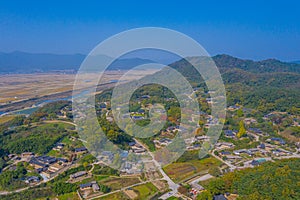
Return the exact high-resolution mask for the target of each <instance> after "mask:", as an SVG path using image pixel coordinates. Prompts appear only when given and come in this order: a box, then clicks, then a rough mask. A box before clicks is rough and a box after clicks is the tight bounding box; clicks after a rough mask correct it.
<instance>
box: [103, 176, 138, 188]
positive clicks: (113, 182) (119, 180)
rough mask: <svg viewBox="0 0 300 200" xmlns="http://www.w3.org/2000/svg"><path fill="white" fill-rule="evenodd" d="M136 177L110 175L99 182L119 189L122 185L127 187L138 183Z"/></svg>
mask: <svg viewBox="0 0 300 200" xmlns="http://www.w3.org/2000/svg"><path fill="white" fill-rule="evenodd" d="M139 182H140V180H139V179H138V178H124V177H115V178H114V177H112V178H108V179H104V180H103V181H100V182H99V183H100V184H103V185H107V186H109V187H110V188H111V189H112V190H119V189H121V188H123V187H127V186H130V185H133V184H136V183H139Z"/></svg>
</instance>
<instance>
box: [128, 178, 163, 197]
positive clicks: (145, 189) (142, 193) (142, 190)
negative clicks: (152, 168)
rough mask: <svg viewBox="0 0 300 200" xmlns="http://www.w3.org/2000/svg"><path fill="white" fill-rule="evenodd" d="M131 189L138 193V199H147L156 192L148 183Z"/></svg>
mask: <svg viewBox="0 0 300 200" xmlns="http://www.w3.org/2000/svg"><path fill="white" fill-rule="evenodd" d="M132 189H133V190H134V191H136V192H137V193H138V195H139V197H138V199H147V198H149V197H151V196H152V195H154V194H155V193H156V192H157V191H158V189H157V188H156V187H155V186H154V185H153V184H152V183H150V182H149V183H146V184H143V185H138V186H135V187H133V188H132Z"/></svg>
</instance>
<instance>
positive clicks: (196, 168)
mask: <svg viewBox="0 0 300 200" xmlns="http://www.w3.org/2000/svg"><path fill="white" fill-rule="evenodd" d="M221 164H222V163H221V161H219V160H217V159H216V158H214V157H208V158H204V159H201V160H191V161H186V162H176V163H172V164H169V165H167V166H165V167H164V171H165V172H166V173H167V174H168V176H169V177H170V178H171V179H172V180H174V181H175V182H180V181H182V180H184V179H186V178H188V177H190V176H192V175H194V174H196V173H199V172H201V171H206V170H209V169H210V168H211V167H213V166H220V165H221Z"/></svg>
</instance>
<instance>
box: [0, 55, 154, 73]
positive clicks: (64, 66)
mask: <svg viewBox="0 0 300 200" xmlns="http://www.w3.org/2000/svg"><path fill="white" fill-rule="evenodd" d="M85 57H86V55H83V54H73V55H58V54H49V53H26V52H20V51H15V52H12V53H0V73H2V74H3V73H33V72H51V71H77V70H78V69H79V67H80V65H81V63H82V61H83V60H84V59H85ZM101 57H104V59H105V58H107V59H108V58H109V57H108V56H105V55H101ZM149 62H153V61H151V60H148V59H141V58H127V59H117V60H116V61H115V62H114V63H113V64H112V65H111V66H110V67H109V69H111V70H118V69H131V68H132V67H135V66H138V65H141V64H146V63H149Z"/></svg>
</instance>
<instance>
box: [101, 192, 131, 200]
mask: <svg viewBox="0 0 300 200" xmlns="http://www.w3.org/2000/svg"><path fill="white" fill-rule="evenodd" d="M120 199H122V200H129V198H128V197H127V196H126V195H125V194H123V193H122V192H117V193H114V194H110V195H107V196H104V197H100V198H97V199H96V200H120Z"/></svg>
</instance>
